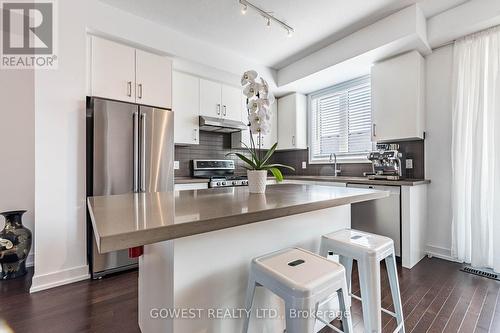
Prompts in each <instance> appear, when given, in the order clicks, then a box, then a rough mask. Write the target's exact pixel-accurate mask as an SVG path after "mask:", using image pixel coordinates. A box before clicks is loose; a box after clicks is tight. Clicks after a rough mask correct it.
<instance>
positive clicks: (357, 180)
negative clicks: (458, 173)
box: [285, 176, 431, 186]
mask: <svg viewBox="0 0 500 333" xmlns="http://www.w3.org/2000/svg"><path fill="white" fill-rule="evenodd" d="M285 179H286V180H310V181H323V182H337V183H350V184H369V185H396V186H416V185H424V184H430V182H431V181H430V180H429V179H410V178H405V179H400V180H381V179H377V180H372V179H368V178H367V177H348V176H337V177H334V176H285Z"/></svg>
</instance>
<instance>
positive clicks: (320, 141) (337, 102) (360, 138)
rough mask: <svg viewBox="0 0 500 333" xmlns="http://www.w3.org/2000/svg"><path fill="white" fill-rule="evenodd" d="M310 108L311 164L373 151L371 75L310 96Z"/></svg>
mask: <svg viewBox="0 0 500 333" xmlns="http://www.w3.org/2000/svg"><path fill="white" fill-rule="evenodd" d="M309 107H310V108H311V112H310V117H311V118H310V126H311V128H310V133H311V141H312V142H310V147H311V160H312V161H313V160H324V159H327V158H329V156H330V154H332V153H336V154H339V155H342V154H356V153H358V154H361V153H365V152H368V151H370V150H371V149H372V142H371V137H372V133H371V127H372V126H371V124H372V115H371V86H370V77H369V76H364V77H361V78H358V79H354V80H351V81H347V82H344V83H341V84H338V85H335V86H333V87H331V88H328V89H325V90H321V91H319V92H317V93H313V94H311V95H310V106H309Z"/></svg>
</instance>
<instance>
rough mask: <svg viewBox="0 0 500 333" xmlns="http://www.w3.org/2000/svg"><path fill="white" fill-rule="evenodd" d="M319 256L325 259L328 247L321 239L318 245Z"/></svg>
mask: <svg viewBox="0 0 500 333" xmlns="http://www.w3.org/2000/svg"><path fill="white" fill-rule="evenodd" d="M319 255H320V256H322V257H325V258H327V257H328V245H327V242H326V241H325V240H324V239H323V238H321V242H320V243H319Z"/></svg>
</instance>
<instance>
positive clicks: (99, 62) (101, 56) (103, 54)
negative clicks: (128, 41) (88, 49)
mask: <svg viewBox="0 0 500 333" xmlns="http://www.w3.org/2000/svg"><path fill="white" fill-rule="evenodd" d="M91 66H92V67H91V75H92V96H96V97H104V98H110V99H115V100H119V101H125V102H132V103H135V49H134V48H132V47H129V46H125V45H121V44H118V43H114V42H111V41H108V40H106V39H102V38H98V37H95V36H92V60H91Z"/></svg>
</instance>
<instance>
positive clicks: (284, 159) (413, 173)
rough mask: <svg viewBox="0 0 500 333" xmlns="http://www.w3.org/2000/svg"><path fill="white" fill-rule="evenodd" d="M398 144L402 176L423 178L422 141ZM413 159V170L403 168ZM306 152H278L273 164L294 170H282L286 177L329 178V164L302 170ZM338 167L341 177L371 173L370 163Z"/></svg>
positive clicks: (330, 167) (330, 170)
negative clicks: (407, 160)
mask: <svg viewBox="0 0 500 333" xmlns="http://www.w3.org/2000/svg"><path fill="white" fill-rule="evenodd" d="M397 143H398V144H399V151H400V152H402V153H403V156H404V159H403V160H402V164H403V176H404V177H405V178H425V174H424V165H425V164H424V141H423V140H415V141H402V142H397ZM409 158H411V159H413V169H406V168H405V165H406V163H405V159H409ZM308 160H309V155H308V150H307V149H303V150H290V151H278V152H276V153H275V155H274V157H273V162H275V163H283V164H286V165H290V166H292V167H294V168H295V171H291V170H288V169H284V170H283V173H284V174H288V175H291V174H293V175H301V176H331V175H333V166H332V165H330V164H309V163H307V168H306V169H302V162H304V161H306V162H307V161H308ZM338 167H339V168H340V169H341V170H342V172H341V173H340V175H341V176H363V173H364V172H371V171H372V165H371V163H342V164H339V165H338Z"/></svg>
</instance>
